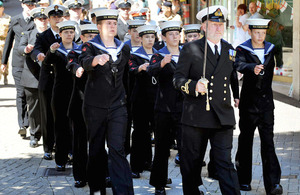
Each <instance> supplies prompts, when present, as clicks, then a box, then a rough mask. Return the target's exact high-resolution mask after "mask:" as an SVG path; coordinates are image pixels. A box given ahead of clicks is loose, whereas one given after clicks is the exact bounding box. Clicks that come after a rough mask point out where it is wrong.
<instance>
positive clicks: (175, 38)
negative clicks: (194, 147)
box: [147, 21, 183, 194]
mask: <svg viewBox="0 0 300 195" xmlns="http://www.w3.org/2000/svg"><path fill="white" fill-rule="evenodd" d="M160 28H161V29H162V37H163V39H164V41H165V42H166V46H165V47H163V48H162V49H160V50H159V51H158V52H157V53H155V54H153V56H152V58H151V60H150V65H149V66H148V68H147V71H148V72H149V74H150V75H151V76H154V77H157V83H158V90H157V95H156V101H155V107H154V110H155V122H156V129H155V132H154V133H155V154H154V160H153V166H152V169H151V176H150V184H151V185H152V186H154V187H155V193H156V194H165V193H166V191H165V186H166V184H167V181H168V158H169V156H170V145H171V143H172V141H173V136H172V135H173V134H175V135H180V134H181V123H180V118H181V112H182V101H183V96H182V92H180V91H177V90H176V89H175V88H174V86H173V76H174V72H175V69H176V66H177V62H178V57H179V53H180V49H181V47H179V41H180V32H181V21H167V22H164V23H162V24H161V26H160ZM177 138H180V136H178V137H177ZM180 143H181V141H180V140H178V139H177V144H178V150H179V152H180V149H181V147H180Z"/></svg>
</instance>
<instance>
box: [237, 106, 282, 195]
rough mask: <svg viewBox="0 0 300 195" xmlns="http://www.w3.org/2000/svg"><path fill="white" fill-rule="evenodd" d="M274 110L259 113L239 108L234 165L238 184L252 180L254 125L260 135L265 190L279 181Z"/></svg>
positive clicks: (279, 170) (268, 189)
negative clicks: (238, 132)
mask: <svg viewBox="0 0 300 195" xmlns="http://www.w3.org/2000/svg"><path fill="white" fill-rule="evenodd" d="M273 126H274V112H273V110H272V111H268V112H264V113H260V114H254V113H249V112H246V111H242V110H240V122H239V127H240V131H241V132H240V135H239V140H238V150H237V154H236V167H237V172H238V177H239V182H240V184H250V183H251V180H252V148H253V137H254V131H255V129H256V127H258V132H259V136H260V143H261V158H262V168H263V178H264V185H265V190H266V192H267V193H269V192H270V190H271V188H272V186H273V185H274V184H279V183H280V177H281V169H280V165H279V162H278V159H277V156H276V153H275V147H274V141H273V138H274V133H273Z"/></svg>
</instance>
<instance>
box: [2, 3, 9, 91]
mask: <svg viewBox="0 0 300 195" xmlns="http://www.w3.org/2000/svg"><path fill="white" fill-rule="evenodd" d="M10 19H11V17H10V15H7V14H5V13H4V6H3V2H2V1H0V24H1V27H0V59H1V60H2V53H3V49H4V44H5V39H6V36H7V31H8V27H9V23H10ZM2 75H3V83H4V85H7V84H8V79H7V76H8V66H7V67H6V69H5V71H3V72H2V70H0V80H1V77H2Z"/></svg>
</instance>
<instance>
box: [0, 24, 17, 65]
mask: <svg viewBox="0 0 300 195" xmlns="http://www.w3.org/2000/svg"><path fill="white" fill-rule="evenodd" d="M15 24H16V18H13V19H12V20H11V21H10V23H9V27H8V31H7V36H6V39H5V45H4V49H3V53H2V61H1V63H2V64H7V62H8V58H9V54H10V51H11V48H12V44H13V41H14V39H15V32H14V31H13V27H14V25H15Z"/></svg>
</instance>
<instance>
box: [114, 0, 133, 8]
mask: <svg viewBox="0 0 300 195" xmlns="http://www.w3.org/2000/svg"><path fill="white" fill-rule="evenodd" d="M133 3H134V2H133V1H132V0H117V1H116V2H115V6H116V7H117V8H131V6H132V5H133Z"/></svg>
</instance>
